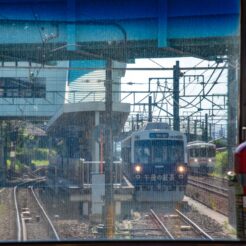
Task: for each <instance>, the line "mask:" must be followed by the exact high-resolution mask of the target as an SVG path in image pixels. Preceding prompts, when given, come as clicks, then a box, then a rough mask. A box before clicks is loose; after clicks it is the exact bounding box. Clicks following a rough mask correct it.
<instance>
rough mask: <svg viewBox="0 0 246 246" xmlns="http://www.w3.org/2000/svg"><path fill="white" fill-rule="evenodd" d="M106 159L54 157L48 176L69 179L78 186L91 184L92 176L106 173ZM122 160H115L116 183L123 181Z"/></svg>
mask: <svg viewBox="0 0 246 246" xmlns="http://www.w3.org/2000/svg"><path fill="white" fill-rule="evenodd" d="M104 165H105V162H104V161H85V160H84V159H78V158H64V157H63V158H52V159H50V167H49V171H48V176H49V178H51V179H55V180H58V179H59V178H62V179H65V180H67V182H68V183H70V184H76V185H78V186H82V185H91V184H92V176H93V175H98V174H104ZM122 176H123V175H122V162H121V161H113V168H112V180H113V183H114V184H121V183H122Z"/></svg>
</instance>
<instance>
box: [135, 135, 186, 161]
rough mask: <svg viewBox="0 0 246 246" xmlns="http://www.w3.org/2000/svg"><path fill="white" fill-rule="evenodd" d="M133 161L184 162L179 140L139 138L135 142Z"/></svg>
mask: <svg viewBox="0 0 246 246" xmlns="http://www.w3.org/2000/svg"><path fill="white" fill-rule="evenodd" d="M134 147H135V153H134V159H135V162H139V163H141V164H152V163H161V164H168V163H176V162H184V145H183V141H181V140H139V141H136V142H135V146H134Z"/></svg>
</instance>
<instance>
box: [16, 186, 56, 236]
mask: <svg viewBox="0 0 246 246" xmlns="http://www.w3.org/2000/svg"><path fill="white" fill-rule="evenodd" d="M14 201H15V209H16V221H17V240H18V241H38V240H49V241H51V240H52V241H53V240H55V241H59V240H60V238H59V235H58V233H57V232H56V229H55V227H54V225H53V223H52V221H51V219H50V218H49V216H48V214H47V213H46V211H45V209H44V207H43V206H42V205H41V203H40V201H39V200H38V197H37V195H36V194H35V192H34V189H33V187H32V186H29V187H28V188H26V187H23V186H15V188H14Z"/></svg>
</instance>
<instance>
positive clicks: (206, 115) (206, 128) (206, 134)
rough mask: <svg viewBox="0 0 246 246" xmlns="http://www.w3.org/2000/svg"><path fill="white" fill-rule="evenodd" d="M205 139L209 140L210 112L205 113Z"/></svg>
mask: <svg viewBox="0 0 246 246" xmlns="http://www.w3.org/2000/svg"><path fill="white" fill-rule="evenodd" d="M204 141H205V142H208V114H205V127H204Z"/></svg>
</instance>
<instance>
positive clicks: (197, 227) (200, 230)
mask: <svg viewBox="0 0 246 246" xmlns="http://www.w3.org/2000/svg"><path fill="white" fill-rule="evenodd" d="M175 211H176V212H177V213H178V214H179V215H180V216H181V217H182V218H183V219H184V220H185V221H186V222H187V223H189V224H190V225H192V226H193V227H194V228H195V229H196V230H197V231H199V233H201V234H202V235H203V236H204V237H206V238H207V239H209V240H212V241H213V240H214V239H213V238H212V237H211V236H210V235H208V234H207V233H206V232H205V231H204V230H203V229H202V228H201V227H199V226H198V225H197V224H196V223H195V222H193V221H192V220H191V219H189V218H188V217H187V216H185V215H184V214H183V213H181V212H180V211H179V210H178V209H175Z"/></svg>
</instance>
